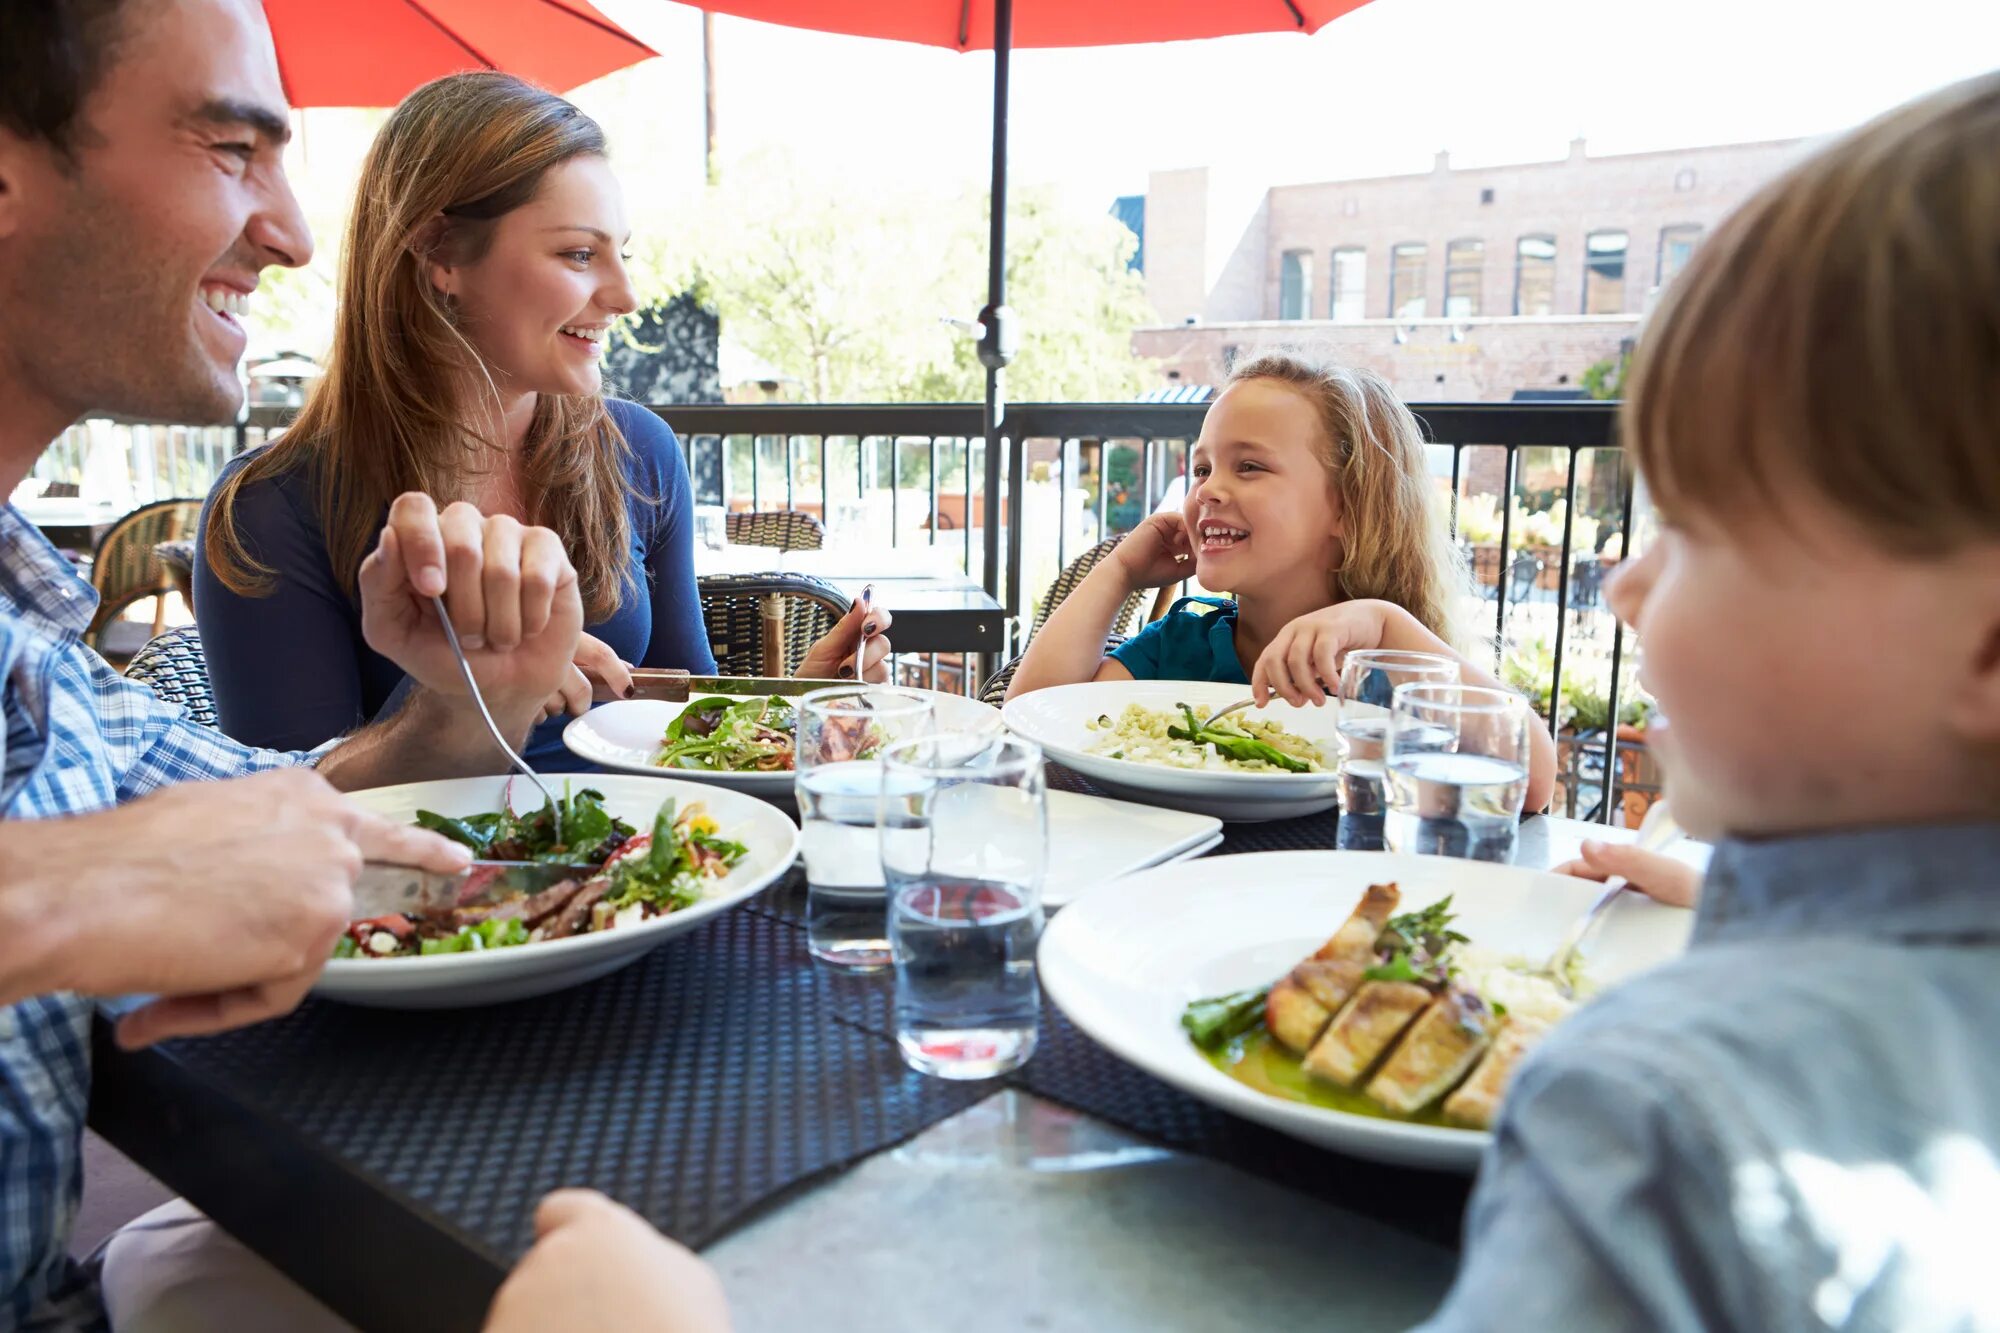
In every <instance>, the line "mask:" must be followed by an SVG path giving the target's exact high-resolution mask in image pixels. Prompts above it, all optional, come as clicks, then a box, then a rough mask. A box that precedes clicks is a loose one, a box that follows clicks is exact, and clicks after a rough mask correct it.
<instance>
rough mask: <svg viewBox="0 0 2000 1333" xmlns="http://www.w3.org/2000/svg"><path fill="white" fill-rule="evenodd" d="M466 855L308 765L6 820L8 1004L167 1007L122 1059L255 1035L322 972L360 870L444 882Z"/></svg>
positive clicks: (137, 1019) (139, 1022)
mask: <svg viewBox="0 0 2000 1333" xmlns="http://www.w3.org/2000/svg"><path fill="white" fill-rule="evenodd" d="M466 855H467V854H466V851H465V849H464V848H463V847H460V846H458V845H457V844H456V843H453V842H451V841H449V840H447V839H445V838H441V837H439V836H437V835H436V834H433V833H428V832H425V831H424V830H422V829H416V828H409V827H406V826H404V825H400V824H396V823H393V822H391V821H389V820H387V819H384V818H382V817H381V816H379V815H375V814H371V813H369V812H368V811H366V810H363V809H362V808H361V807H360V806H358V805H355V804H353V803H352V802H351V801H349V800H348V799H347V798H346V797H344V796H342V795H340V794H339V793H338V792H336V791H335V790H334V789H333V788H332V787H331V786H329V785H328V784H327V783H326V782H325V781H324V780H323V779H321V778H320V777H319V776H318V775H317V774H315V773H313V772H312V771H311V770H309V769H289V770H283V771H280V772H274V773H264V774H259V775H257V776H255V777H248V778H238V779H235V780H233V781H228V782H190V783H183V784H181V785H178V786H174V787H168V788H165V789H163V790H161V791H158V792H155V793H153V794H152V795H150V796H145V797H142V798H141V799H139V800H136V801H132V802H130V803H128V804H126V805H124V806H121V807H119V808H118V809H116V810H109V811H105V812H104V813H102V814H92V815H78V816H74V817H70V818H62V819H35V820H10V821H7V822H6V823H4V824H0V861H4V863H5V864H6V865H7V867H8V874H7V878H6V882H5V883H4V884H0V919H4V920H5V921H6V923H7V925H6V927H5V929H6V931H7V936H8V938H9V939H11V940H13V941H15V942H16V943H18V944H25V946H26V947H25V948H22V949H21V950H20V951H19V953H18V954H17V957H20V958H23V959H26V960H30V961H31V966H29V967H26V968H23V969H20V970H19V971H18V973H17V971H16V969H13V968H8V969H6V970H5V974H4V975H0V1000H12V999H17V998H20V997H22V996H25V995H30V994H36V993H41V992H46V991H53V990H73V991H81V992H83V993H85V994H88V995H106V996H109V995H124V994H135V993H143V994H156V995H159V996H161V997H163V998H161V999H158V1000H155V1001H153V1002H152V1003H150V1004H148V1005H146V1006H145V1007H144V1008H141V1009H138V1010H136V1011H134V1012H133V1013H131V1014H128V1015H126V1017H125V1018H124V1019H122V1020H121V1021H120V1022H119V1025H118V1039H119V1042H120V1043H121V1044H122V1045H125V1046H127V1047H136V1046H144V1045H146V1044H148V1043H150V1042H155V1041H159V1040H161V1039H163V1038H166V1037H178V1036H190V1035H195V1034H200V1033H206V1032H219V1031H221V1030H223V1029H225V1028H232V1027H240V1026H242V1025H243V1024H246V1023H254V1022H257V1021H258V1020H260V1019H264V1018H270V1017H273V1016H275V1015H277V1014H281V1013H284V1012H286V1011H288V1010H289V1009H291V1008H292V1007H293V1006H294V1005H296V1004H297V1003H298V1002H299V999H300V998H301V997H302V996H303V995H304V994H305V992H306V990H307V989H308V988H309V987H310V986H311V985H312V983H313V980H314V979H315V978H316V977H317V976H318V975H319V972H320V969H321V968H322V967H324V966H325V964H326V960H327V957H328V956H329V954H330V953H331V951H332V949H333V944H334V941H335V939H336V938H338V936H339V934H340V932H341V930H342V929H343V928H344V927H345V926H346V924H347V919H348V908H349V905H350V897H349V894H350V890H351V888H352V885H353V883H354V876H355V874H356V873H357V872H358V871H359V870H360V868H361V864H362V862H363V861H368V860H373V861H393V862H396V863H399V864H406V865H415V866H421V867H423V868H424V869H427V870H435V871H440V872H449V871H453V870H457V869H459V868H461V867H462V866H464V864H465V861H466ZM10 952H12V950H10Z"/></svg>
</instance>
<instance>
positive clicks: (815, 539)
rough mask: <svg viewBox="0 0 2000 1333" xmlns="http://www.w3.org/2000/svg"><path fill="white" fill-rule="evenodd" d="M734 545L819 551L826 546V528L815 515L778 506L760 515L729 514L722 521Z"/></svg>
mask: <svg viewBox="0 0 2000 1333" xmlns="http://www.w3.org/2000/svg"><path fill="white" fill-rule="evenodd" d="M722 527H723V531H725V532H726V533H728V534H729V542H730V544H731V545H732V546H774V547H776V548H777V549H778V550H780V551H817V550H819V549H821V548H822V547H824V546H825V545H826V529H825V528H824V527H822V526H821V525H820V521H819V520H818V519H816V518H814V517H813V516H812V515H811V514H801V513H800V512H799V511H798V510H796V509H777V510H770V511H767V512H764V513H757V514H729V515H726V516H725V517H724V518H723V520H722Z"/></svg>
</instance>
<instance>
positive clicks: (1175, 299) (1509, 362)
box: [1132, 139, 1807, 402]
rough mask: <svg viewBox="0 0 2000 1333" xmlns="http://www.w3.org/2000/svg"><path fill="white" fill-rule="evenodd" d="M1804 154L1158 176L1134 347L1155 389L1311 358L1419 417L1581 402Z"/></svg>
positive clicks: (1676, 154) (1721, 149)
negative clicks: (1278, 182)
mask: <svg viewBox="0 0 2000 1333" xmlns="http://www.w3.org/2000/svg"><path fill="white" fill-rule="evenodd" d="M1806 146H1807V145H1806V143H1805V141H1802V140H1790V141H1785V142H1779V143H1754V144H1731V145H1724V146H1718V147H1709V148H1685V149H1674V150H1670V151H1666V152H1657V153H1632V154H1623V155H1618V156H1607V157H1591V156H1589V155H1588V154H1587V153H1586V152H1585V151H1584V143H1583V140H1581V139H1578V140H1576V141H1574V142H1572V143H1571V144H1570V151H1569V156H1568V157H1567V158H1566V159H1564V160H1562V161H1558V162H1537V163H1524V164H1520V165H1514V166H1500V167H1481V168H1473V169H1465V170H1457V169H1454V168H1453V167H1452V166H1451V162H1450V158H1449V155H1448V154H1445V153H1439V154H1438V155H1437V162H1436V165H1435V166H1434V167H1433V168H1432V169H1431V170H1430V171H1429V172H1427V173H1424V174H1422V175H1413V176H1389V177H1380V178H1376V179H1371V180H1353V181H1325V182H1320V183H1316V184H1310V185H1282V186H1276V187H1259V186H1255V185H1253V184H1247V183H1244V182H1237V181H1232V180H1231V179H1230V178H1229V176H1228V173H1227V171H1226V170H1225V169H1221V168H1213V167H1196V168H1191V169H1186V170H1178V171H1156V172H1154V173H1152V175H1151V177H1150V180H1149V182H1148V189H1147V193H1146V196H1145V212H1144V217H1145V223H1144V225H1145V229H1146V260H1145V271H1146V293H1147V296H1148V297H1149V298H1150V299H1151V301H1152V303H1153V306H1154V308H1155V309H1156V310H1158V311H1159V313H1160V317H1161V323H1160V324H1158V325H1154V326H1151V327H1147V328H1142V329H1138V330H1136V331H1135V332H1134V333H1133V337H1132V346H1133V350H1134V351H1135V352H1137V353H1138V354H1139V355H1141V356H1145V357H1149V358H1154V359H1157V361H1158V362H1159V364H1160V368H1161V371H1162V375H1163V380H1164V382H1165V383H1169V384H1172V383H1180V384H1213V383H1216V382H1218V381H1219V380H1220V379H1221V378H1222V377H1223V376H1224V375H1225V374H1226V373H1227V369H1228V366H1229V364H1230V363H1231V361H1233V359H1234V358H1235V357H1236V356H1237V355H1239V354H1241V353H1245V352H1253V351H1255V350H1256V349H1257V348H1259V347H1262V346H1270V345H1286V344H1293V345H1295V344H1300V343H1309V344H1312V345H1316V346H1326V347H1328V348H1330V349H1331V350H1332V352H1333V354H1334V355H1336V356H1338V357H1341V358H1343V359H1346V360H1348V361H1351V362H1353V363H1356V364H1359V365H1365V366H1368V367H1369V368H1371V369H1373V370H1375V371H1377V372H1379V373H1380V374H1382V375H1383V376H1385V377H1386V378H1387V379H1388V380H1389V381H1390V382H1391V384H1393V385H1394V386H1395V388H1396V390H1397V392H1398V393H1399V394H1401V395H1402V396H1403V397H1405V398H1407V399H1412V400H1418V401H1432V402H1436V401H1461V402H1466V401H1493V400H1499V399H1507V398H1511V397H1513V396H1514V395H1515V394H1516V393H1517V392H1519V391H1521V390H1563V389H1575V388H1577V387H1578V386H1579V381H1580V379H1581V377H1582V375H1583V373H1584V371H1585V370H1586V369H1587V368H1588V367H1590V366H1591V365H1592V364H1594V363H1597V362H1600V361H1606V360H1611V359H1614V358H1616V357H1617V355H1618V353H1619V350H1620V348H1621V346H1622V345H1623V344H1625V343H1626V342H1627V341H1628V340H1629V339H1630V338H1631V337H1632V335H1633V333H1634V332H1635V331H1636V329H1637V327H1638V324H1639V319H1640V317H1641V316H1642V315H1643V314H1644V312H1645V310H1646V309H1647V307H1648V305H1649V303H1650V300H1651V297H1652V294H1653V293H1654V292H1655V291H1656V290H1657V289H1658V288H1659V287H1660V286H1661V285H1663V284H1664V283H1666V282H1669V281H1671V280H1672V278H1673V275H1674V274H1675V273H1676V272H1678V271H1679V269H1680V268H1681V267H1682V266H1684V265H1685V264H1686V262H1687V260H1688V257H1689V256H1691V255H1692V254H1693V253H1694V250H1695V248H1696V247H1698V246H1699V245H1700V243H1701V240H1702V238H1703V237H1704V236H1705V235H1707V233H1708V232H1709V231H1710V230H1712V229H1713V228H1714V226H1715V224H1716V223H1717V222H1719V221H1720V220H1721V219H1722V218H1723V216H1724V215H1726V214H1727V213H1728V212H1729V210H1730V209H1732V208H1733V207H1735V206H1736V205H1737V204H1738V203H1740V202H1741V201H1742V200H1743V199H1744V198H1745V197H1746V196H1747V195H1748V194H1749V193H1750V192H1751V191H1752V190H1754V189H1755V188H1756V187H1757V186H1759V185H1760V184H1762V183H1763V182H1764V181H1766V180H1768V179H1770V178H1771V177H1772V176H1773V175H1775V174H1776V173H1777V172H1778V171H1780V170H1781V169H1782V168H1783V167H1785V166H1786V165H1787V164H1789V163H1790V162H1791V161H1792V160H1794V159H1795V158H1796V157H1797V156H1798V155H1799V154H1800V153H1801V152H1802V151H1803V150H1804V148H1805V147H1806Z"/></svg>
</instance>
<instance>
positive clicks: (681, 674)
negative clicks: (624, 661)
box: [631, 667, 854, 704]
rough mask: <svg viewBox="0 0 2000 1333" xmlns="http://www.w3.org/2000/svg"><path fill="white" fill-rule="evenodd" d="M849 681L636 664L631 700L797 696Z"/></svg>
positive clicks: (679, 702) (677, 700) (682, 702)
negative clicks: (709, 672)
mask: <svg viewBox="0 0 2000 1333" xmlns="http://www.w3.org/2000/svg"><path fill="white" fill-rule="evenodd" d="M853 684H854V682H853V681H851V680H796V679H793V678H792V677H789V676H691V675H689V674H688V673H687V672H685V671H674V670H669V669H664V668H659V667H636V668H634V669H633V671H632V694H631V697H632V698H634V699H664V700H666V701H667V702H669V703H677V704H684V703H686V702H687V701H688V700H689V699H690V698H692V697H693V696H694V695H697V694H728V695H735V696H738V697H755V696H757V695H760V694H777V695H783V696H785V697H787V698H796V697H797V696H799V695H801V694H811V693H812V692H813V691H814V690H824V689H829V688H832V687H833V686H836V685H853Z"/></svg>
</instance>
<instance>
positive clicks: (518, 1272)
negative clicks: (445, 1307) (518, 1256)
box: [485, 1190, 729, 1333]
mask: <svg viewBox="0 0 2000 1333" xmlns="http://www.w3.org/2000/svg"><path fill="white" fill-rule="evenodd" d="M535 1233H536V1235H537V1236H538V1237H539V1239H537V1240H536V1241H535V1248H533V1249H532V1250H529V1251H528V1253H527V1257H525V1258H524V1259H522V1260H521V1262H520V1264H519V1265H517V1266H516V1267H515V1269H514V1272H513V1274H512V1275H511V1276H509V1277H508V1279H507V1281H506V1282H504V1283H503V1284H501V1287H500V1294H499V1295H498V1296H496V1297H494V1298H493V1308H492V1310H490V1311H489V1312H488V1313H487V1316H486V1328H485V1333H546V1330H550V1329H565V1330H568V1331H569V1333H598V1331H599V1330H602V1331H603V1333H612V1331H613V1330H616V1333H728V1330H729V1304H728V1302H727V1301H726V1300H724V1299H723V1295H722V1283H721V1281H720V1280H718V1279H717V1278H716V1276H715V1270H714V1269H712V1268H710V1267H709V1266H708V1265H707V1264H705V1263H703V1262H702V1261H701V1260H700V1259H698V1258H696V1257H695V1256H694V1255H693V1254H692V1253H691V1252H689V1251H688V1250H687V1249H686V1248H685V1247H683V1246H681V1245H677V1244H675V1243H674V1242H673V1241H671V1240H668V1239H667V1238H666V1237H665V1236H662V1235H661V1234H660V1233H659V1232H657V1231H655V1230H653V1228H652V1227H651V1226H649V1225H647V1223H646V1220H645V1219H644V1218H642V1217H640V1216H639V1215H638V1214H637V1213H635V1212H633V1211H632V1210H631V1209H629V1208H627V1207H625V1206H624V1205H623V1204H619V1203H613V1202H612V1201H611V1200H610V1199H607V1198H605V1197H604V1196H603V1195H602V1194H598V1193H596V1192H594V1191H591V1190H557V1191H556V1192H555V1193H553V1194H551V1195H549V1196H548V1197H547V1198H545V1199H543V1200H542V1205H541V1207H539V1208H537V1209H536V1210H535Z"/></svg>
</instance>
